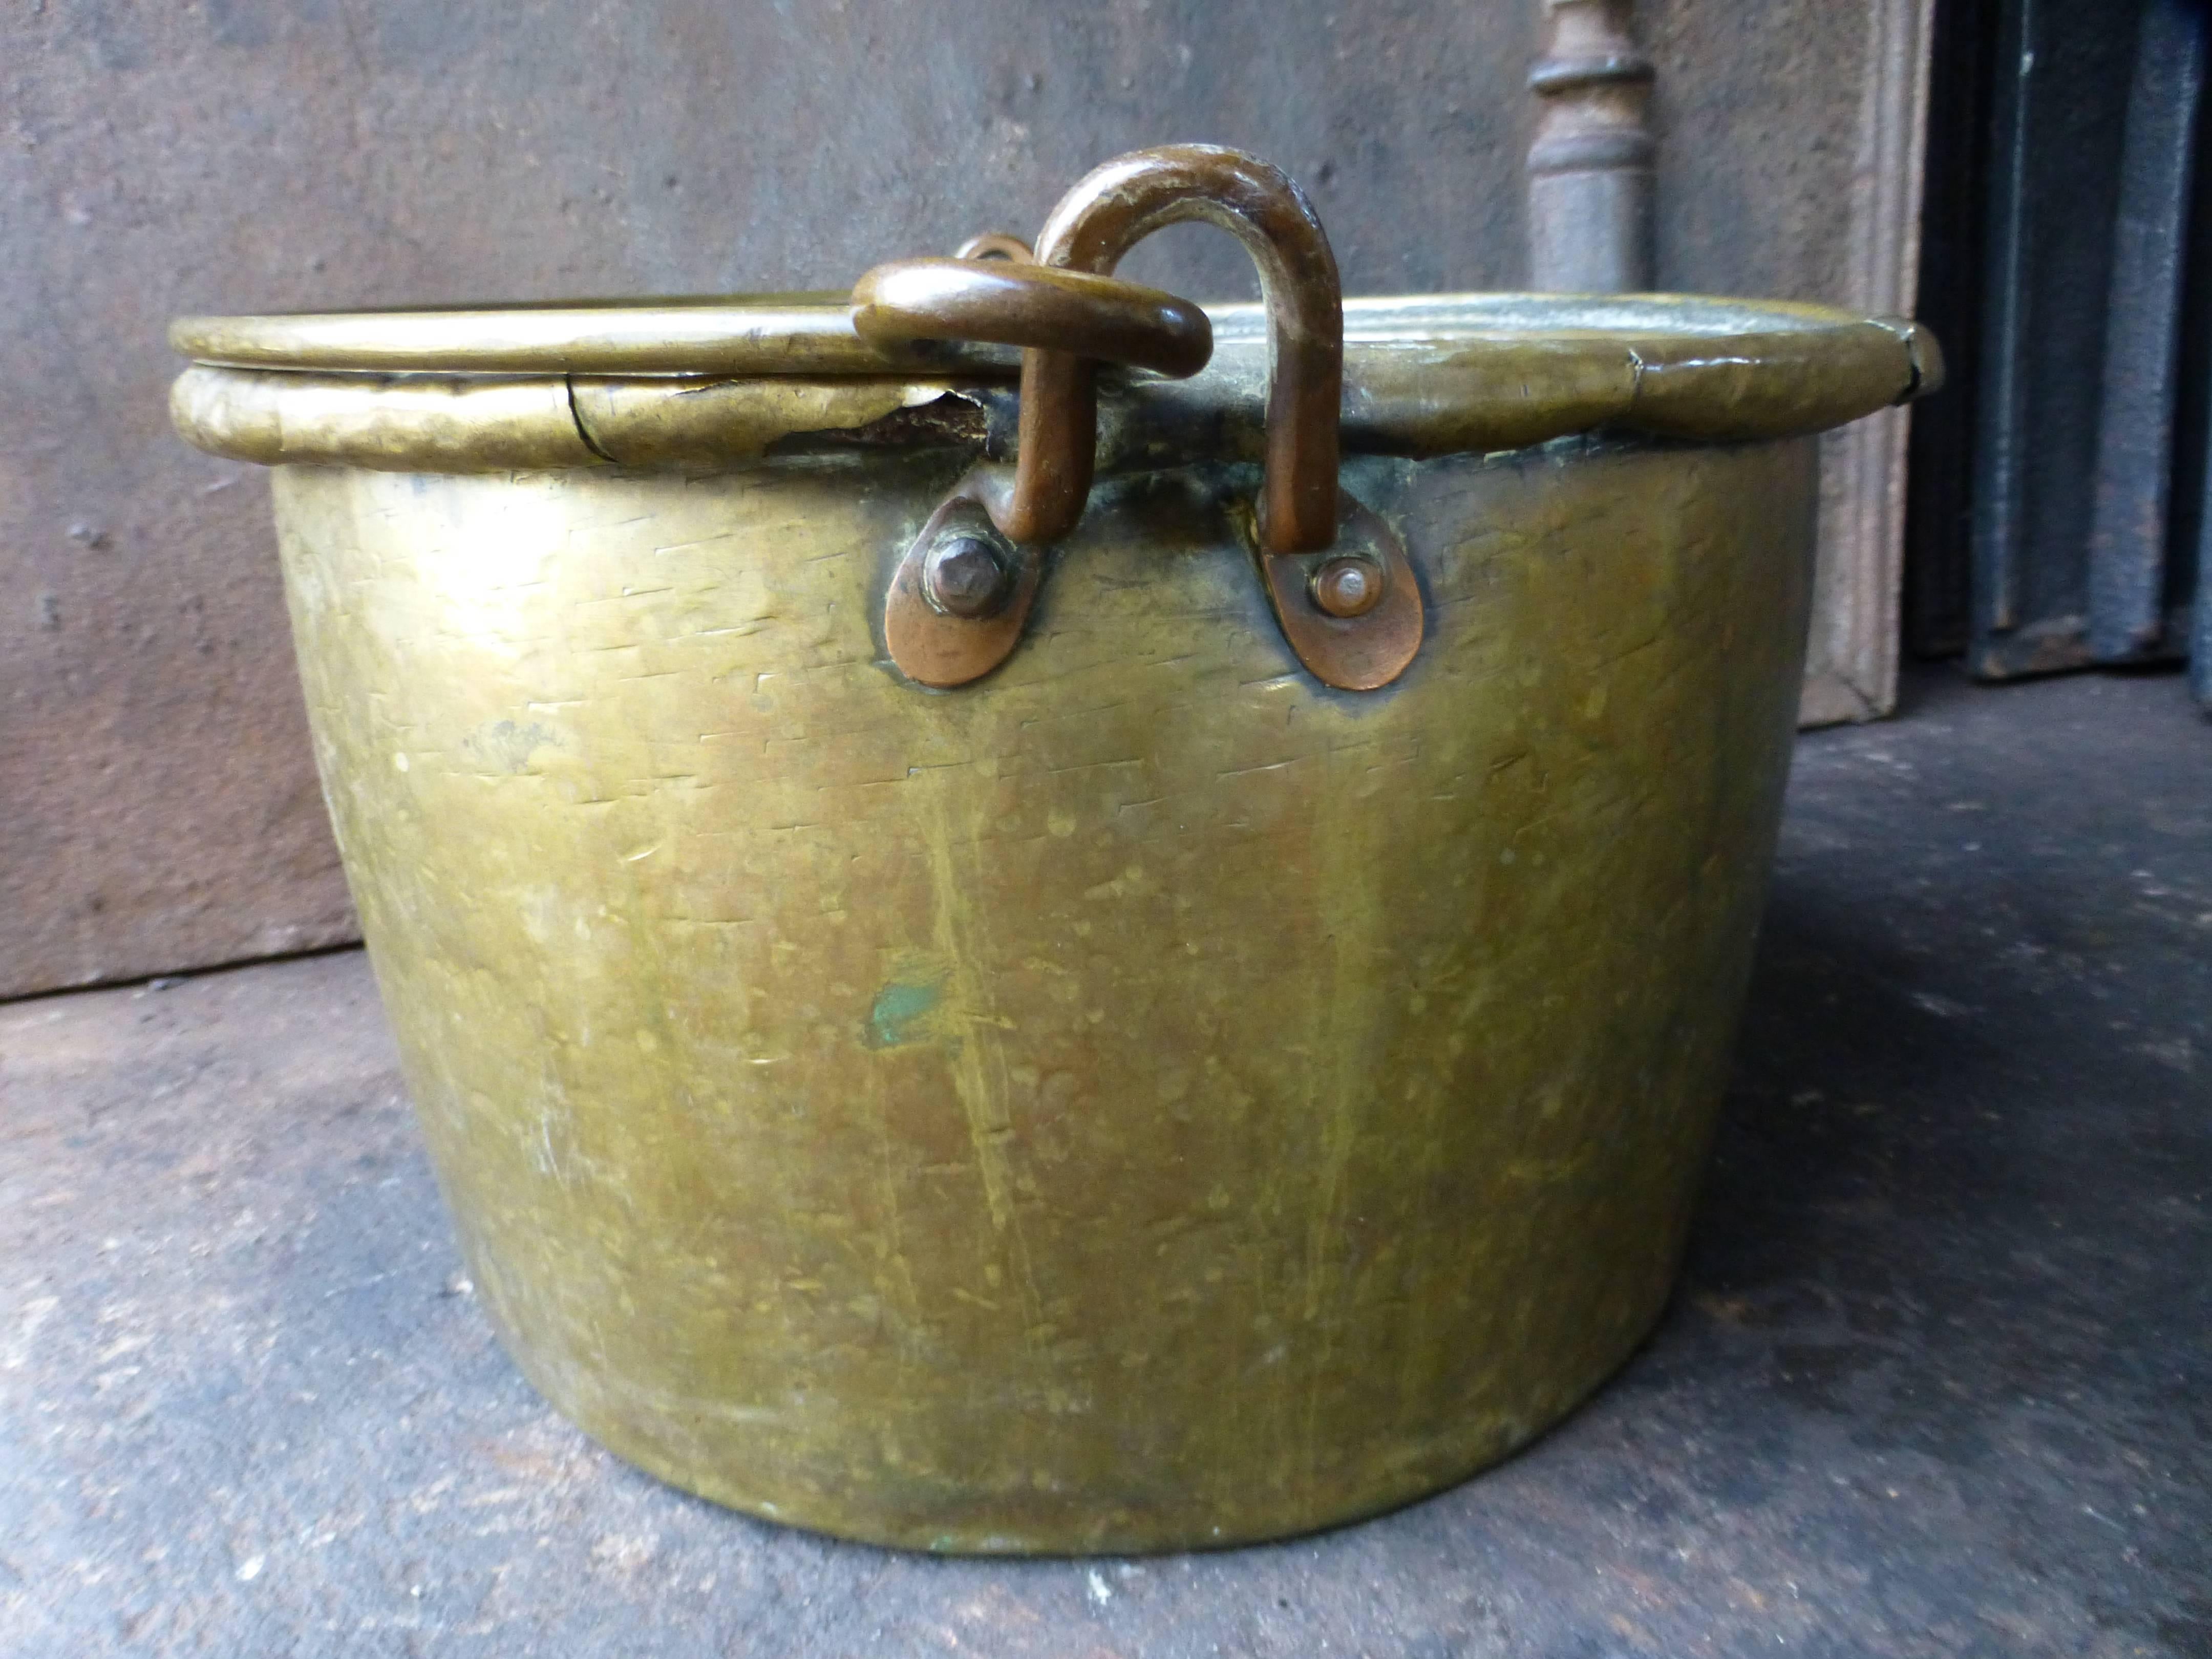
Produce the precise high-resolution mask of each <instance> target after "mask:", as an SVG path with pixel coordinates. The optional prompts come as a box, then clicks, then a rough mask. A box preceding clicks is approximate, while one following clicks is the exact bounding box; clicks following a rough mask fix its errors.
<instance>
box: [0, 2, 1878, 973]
mask: <svg viewBox="0 0 2212 1659" xmlns="http://www.w3.org/2000/svg"><path fill="white" fill-rule="evenodd" d="M1640 11H1641V15H1640V19H1639V25H1638V27H1639V31H1640V33H1641V34H1642V36H1643V39H1644V43H1645V46H1646V47H1647V49H1648V50H1649V51H1650V54H1651V56H1652V57H1653V58H1654V59H1655V60H1656V63H1657V64H1658V69H1659V82H1658V93H1657V97H1656V102H1655V105H1654V112H1653V113H1654V125H1655V127H1656V131H1657V133H1658V137H1659V143H1660V158H1661V159H1660V178H1659V203H1660V210H1659V224H1658V246H1659V277H1660V281H1661V283H1662V285H1665V286H1671V287H1675V288H1680V289H1703V290H1710V291H1716V292H1729V291H1734V292H1739V293H1753V294H1765V295H1780V296H1786V297H1802V298H1839V297H1841V296H1842V294H1843V276H1844V269H1845V265H1846V262H1847V258H1848V249H1847V247H1846V246H1845V238H1846V235H1847V229H1846V219H1847V216H1846V215H1845V214H1844V212H1842V211H1841V210H1839V204H1840V203H1841V202H1842V201H1843V199H1844V197H1845V196H1846V195H1847V193H1848V191H1849V190H1850V182H1851V170H1852V167H1853V152H1854V134H1855V132H1856V131H1857V122H1858V118H1859V98H1860V89H1859V87H1858V86H1857V83H1856V82H1855V80H1854V76H1855V74H1856V73H1857V66H1858V65H1859V64H1861V62H1862V60H1863V55H1864V52H1865V50H1866V46H1865V40H1864V36H1865V33H1866V24H1865V21H1864V18H1863V15H1855V14H1857V12H1858V9H1857V8H1855V7H1848V6H1836V5H1833V4H1826V5H1824V4H1822V3H1820V0H1666V3H1652V0H1647V3H1645V4H1644V6H1643V7H1642V8H1641V9H1640ZM1537 37H1538V16H1537V9H1536V7H1535V6H1534V3H1532V0H1490V3H1472V4H1470V3H1464V0H1460V3H1451V0H1383V3H1374V4H1366V5H1355V4H1352V3H1348V0H1340V3H1333V4H1332V3H1324V0H1151V3H1148V0H1132V3H1123V4H1107V5H1087V6H1082V7H1077V6H1072V5H1066V4H1054V3H1050V0H1019V3H1009V4H1003V5H993V6H977V5H973V4H963V3H957V0H931V3H921V0H911V3H877V4H864V3H860V0H853V3H848V4H838V3H816V4H809V3H805V0H774V3H766V0H763V3H757V4H744V5H729V4H726V3H720V0H667V3H659V4H635V5H612V4H596V3H588V0H541V3H536V4H527V5H503V6H495V5H491V4H483V5H454V4H453V3H451V0H381V3H378V4H374V5H371V4H368V3H366V0H204V3H197V4H195V3H182V4H162V5H159V6H155V5H152V4H144V5H132V4H129V3H125V0H21V3H17V4H15V5H11V6H9V7H8V8H6V9H5V10H4V13H0V386H4V387H5V392H3V393H0V994H8V993H14V992H23V991H30V990H35V989H40V988H45V987H53V986H58V985H64V984H80V983H87V982H90V981H97V980H100V979H113V978H127V977H130V976H132V975H143V974H148V973H155V972H160V971H162V970H164V969H177V968H183V967H188V966H193V965H198V964H204V963H214V962H222V961H227V960H236V959H239V958H241V957H252V956H257V955H264V954H268V953H272V952H276V951H288V950H296V949H301V948H305V947H308V946H312V945H319V944H325V943H331V942H335V941H337V940H341V939H349V938H351V937H352V936H353V921H352V915H351V912H350V910H349V907H348V904H347V902H346V897H345V892H344V887H343V882H342V880H341V878H340V877H339V873H338V870H337V860H336V855H335V854H334V852H333V851H332V849H331V844H330V841H329V836H328V832H327V830H326V829H325V824H324V819H323V811H322V805H321V802H320V800H319V797H318V794H317V792H316V787H315V783H314V778H313V769H312V767H311V764H310V762H309V758H308V754H307V744H306V738H305V734H304V726H303V722H302V719H301V709H300V698H299V692H298V690H297V687H296V683H295V678H294V671H293V667H292V662H291V655H290V647H289V641H288V640H287V637H286V634H285V627H284V619H283V610H282V605H281V602H280V598H279V593H278V588H277V578H276V561H275V557H274V552H273V547H272V540H271V533H270V521H269V510H268V501H267V498H266V495H265V493H264V492H265V488H266V486H265V484H264V481H263V480H262V478H261V477H259V476H258V475H257V474H256V473H255V472H254V471H252V469H248V468H244V467H238V466H232V465H226V464H224V463H222V462H218V461H215V460H211V459H208V458H206V457H204V456H201V455H197V454H195V453H192V452H191V451H190V450H188V449H186V448H185V447H184V446H183V445H182V444H181V443H180V442H179V441H176V440H175V439H174V438H173V437H172V436H171V435H170V433H169V430H168V423H167V415H166V412H165V409H164V398H165V395H166V392H167V382H168V380H169V378H170V376H171V374H173V372H174V367H175V365H174V363H173V361H172V360H171V358H170V357H169V356H168V354H167V351H166V350H165V349H164V347H163V345H162V339H161V334H162V328H163V325H164V324H165V323H166V321H167V319H168V318H169V317H170V316H172V315H173V314H175V313H179V312H186V311H226V310H231V311H235V310H250V309H271V308H280V307H303V306H309V305H315V306H326V305H365V304H393V303H401V302H405V301H417V300H435V299H456V298H465V297H479V296H487V295H491V296H507V297H517V298H527V297H532V296H550V295H570V294H591V293H639V292H647V291H653V290H659V291H664V292H678V293H683V292H701V291H713V290H717V289H762V288H768V289H773V288H790V287H814V286H822V287H841V286H843V285H844V284H846V283H849V282H850V280H851V279H852V277H853V276H854V275H856V274H857V273H858V272H859V271H860V270H861V269H862V268H863V267H865V266H866V265H867V264H871V263H872V262H874V261H876V260H878V259H880V258H886V257H890V256H892V255H896V254H902V253H915V252H935V251H940V250H943V249H945V248H946V247H948V246H951V244H952V243H953V242H955V241H957V240H958V239H959V238H960V237H962V236H963V235H965V234H968V233H969V232H971V231H974V230H977V229H981V228H986V227H1000V226H1003V227H1006V228H1014V229H1017V230H1020V231H1023V232H1024V233H1029V232H1032V231H1034V229H1035V228H1036V225H1037V223H1038V222H1039V221H1040V219H1041V218H1042V215H1043V213H1044V211H1045V210H1046V208H1047V207H1048V205H1049V204H1051V202H1052V201H1053V200H1054V198H1055V197H1057V196H1058V194H1059V193H1060V191H1061V190H1062V189H1063V188H1064V187H1065V186H1066V185H1068V184H1070V183H1072V182H1073V180H1074V179H1076V178H1077V177H1078V176H1079V174H1081V173H1083V172H1084V171H1085V170H1086V169H1087V168H1088V167H1090V166H1091V165H1092V164H1093V163H1094V162H1096V161H1100V160H1103V158H1104V157H1106V156H1108V155H1113V154H1115V153H1116V152H1118V151H1120V150H1123V149H1129V148H1132V147H1133V146H1135V145H1138V144H1140V143H1158V142H1161V141H1164V140H1168V139H1204V140H1211V141H1213V142H1217V143H1231V144H1238V145H1243V146H1245V147H1247V148H1249V149H1255V150H1258V151H1260V152H1261V153H1262V154H1264V155H1268V156H1271V157H1273V158H1274V159H1276V160H1278V161H1281V162H1282V163H1283V164H1284V165H1285V166H1286V167H1289V168H1290V169H1291V171H1292V172H1293V173H1296V174H1297V176H1299V177H1300V178H1301V179H1303V180H1304V182H1305V183H1306V184H1307V185H1309V186H1310V189H1311V190H1312V191H1313V193H1314V196H1315V198H1316V202H1317V203H1318V204H1319V206H1320V208H1321V210H1322V215H1323V216H1324V218H1325V219H1326V220H1327V222H1328V226H1329V229H1330V233H1331V234H1332V236H1333V238H1334V241H1335V243H1336V246H1337V250H1338V254H1339V258H1340V261H1341V264H1342V266H1343V270H1344V275H1345V280H1346V291H1347V292H1349V293H1353V294H1360V293H1378V292H1388V291H1392V290H1406V289H1464V288H1481V287H1492V286H1509V285H1512V284H1514V283H1517V282H1518V281H1519V280H1520V278H1521V271H1522V220H1521V212H1522V208H1521V204H1522V185H1521V162H1522V152H1523V150H1524V149H1525V146H1526V142H1527V136H1528V126H1529V124H1530V121H1531V119H1532V118H1533V113H1534V112H1533V111H1532V110H1531V108H1530V106H1529V100H1528V95H1527V94H1526V93H1525V91H1524V90H1523V88H1522V80H1523V77H1524V76H1525V74H1526V71H1527V68H1528V60H1529V58H1530V56H1531V55H1532V53H1533V52H1534V48H1535V46H1536V42H1537ZM1128 269H1129V270H1130V271H1131V273H1132V274H1133V275H1136V276H1139V277H1141V278H1143V279H1144V280H1148V281H1153V282H1158V283H1163V284H1164V285H1165V286H1168V287H1170V288H1174V289H1180V290H1182V291H1183V292H1186V293H1191V294H1194V295H1201V296H1207V297H1211V296H1212V295H1219V294H1237V293H1243V292H1248V291H1249V288H1250V281H1249V276H1247V275H1246V272H1245V270H1244V269H1243V264H1242V255H1241V254H1238V253H1237V252H1234V250H1233V249H1232V248H1231V246H1230V245H1228V244H1227V242H1226V241H1225V239H1219V238H1214V237H1212V236H1211V235H1210V234H1209V233H1207V232H1206V231H1204V230H1202V229H1200V228H1190V227H1182V228H1177V229H1176V231H1172V232H1170V233H1169V234H1167V235H1166V236H1164V237H1163V238H1162V239H1160V245H1159V246H1156V247H1154V246H1148V247H1147V248H1146V249H1144V250H1142V251H1140V252H1139V254H1138V255H1137V256H1136V257H1135V258H1133V260H1132V261H1131V263H1130V265H1129V267H1128Z"/></svg>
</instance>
